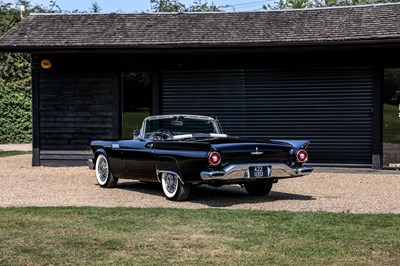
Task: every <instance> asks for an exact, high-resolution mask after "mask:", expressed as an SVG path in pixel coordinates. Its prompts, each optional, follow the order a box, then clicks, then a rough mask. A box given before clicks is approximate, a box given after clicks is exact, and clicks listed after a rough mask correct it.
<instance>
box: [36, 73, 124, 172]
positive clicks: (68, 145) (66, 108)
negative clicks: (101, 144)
mask: <svg viewBox="0 0 400 266" xmlns="http://www.w3.org/2000/svg"><path fill="white" fill-rule="evenodd" d="M112 73H113V71H112V70H111V69H103V70H97V71H79V70H77V71H70V70H63V71H48V72H46V71H41V72H40V73H39V88H40V97H39V113H40V122H39V123H40V164H41V165H82V164H84V163H85V160H86V159H87V158H89V157H90V156H89V155H90V152H89V144H90V141H91V140H93V139H110V138H117V137H118V135H119V127H118V118H119V113H118V111H117V112H116V108H118V105H119V103H118V97H115V96H116V95H118V87H117V88H115V80H114V77H113V74H112ZM115 90H117V93H115Z"/></svg>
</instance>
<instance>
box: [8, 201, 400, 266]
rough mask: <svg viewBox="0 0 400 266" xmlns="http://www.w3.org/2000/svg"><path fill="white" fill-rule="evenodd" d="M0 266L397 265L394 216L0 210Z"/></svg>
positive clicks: (399, 238) (398, 231)
mask: <svg viewBox="0 0 400 266" xmlns="http://www.w3.org/2000/svg"><path fill="white" fill-rule="evenodd" d="M0 252H1V254H2V255H1V256H0V265H45V264H46V265H52V264H54V265H65V264H68V265H98V264H103V265H109V264H114V265H116V264H118V265H135V264H145V265H171V264H173V265H188V264H189V265H192V264H194V265H204V264H208V263H212V264H225V265H253V264H257V265H267V264H268V265H310V264H311V265H323V264H339V265H341V264H347V265H353V264H363V265H376V264H387V265H396V264H399V263H400V215H393V214H381V215H356V214H348V213H341V214H335V213H301V212H299V213H294V212H264V211H248V210H219V209H203V210H178V209H157V208H153V209H130V208H89V207H85V208H73V207H68V208H64V207H54V208H53V207H46V208H3V209H0Z"/></svg>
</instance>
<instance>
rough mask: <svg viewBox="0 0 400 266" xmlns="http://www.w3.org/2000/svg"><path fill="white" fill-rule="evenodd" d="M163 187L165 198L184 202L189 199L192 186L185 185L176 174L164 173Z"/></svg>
mask: <svg viewBox="0 0 400 266" xmlns="http://www.w3.org/2000/svg"><path fill="white" fill-rule="evenodd" d="M161 185H162V189H163V192H164V194H165V196H166V197H167V199H169V200H174V201H183V200H187V198H188V197H189V193H190V185H189V184H183V183H182V182H181V181H180V180H179V177H178V175H176V174H172V173H162V175H161Z"/></svg>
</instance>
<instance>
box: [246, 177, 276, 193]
mask: <svg viewBox="0 0 400 266" xmlns="http://www.w3.org/2000/svg"><path fill="white" fill-rule="evenodd" d="M244 188H245V189H246V191H247V193H249V194H250V195H252V196H266V195H268V194H269V192H271V189H272V180H271V179H261V180H257V181H253V182H249V183H245V184H244Z"/></svg>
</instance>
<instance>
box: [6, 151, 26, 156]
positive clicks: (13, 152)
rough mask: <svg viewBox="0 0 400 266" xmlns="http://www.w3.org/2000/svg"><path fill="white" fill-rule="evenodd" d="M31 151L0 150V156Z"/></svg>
mask: <svg viewBox="0 0 400 266" xmlns="http://www.w3.org/2000/svg"><path fill="white" fill-rule="evenodd" d="M30 153H32V152H31V151H0V157H7V156H14V155H21V154H30Z"/></svg>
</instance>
